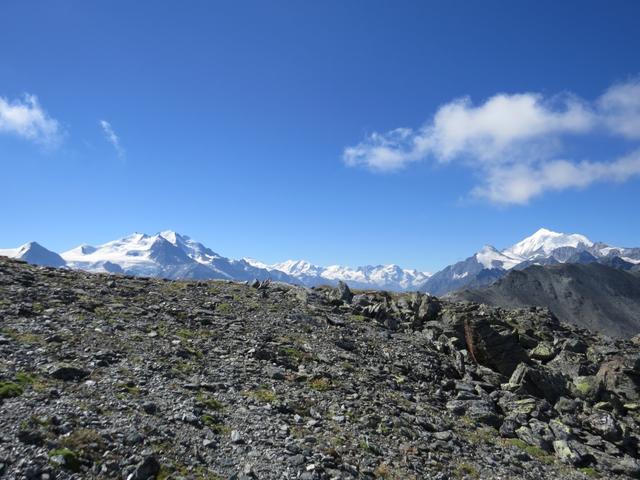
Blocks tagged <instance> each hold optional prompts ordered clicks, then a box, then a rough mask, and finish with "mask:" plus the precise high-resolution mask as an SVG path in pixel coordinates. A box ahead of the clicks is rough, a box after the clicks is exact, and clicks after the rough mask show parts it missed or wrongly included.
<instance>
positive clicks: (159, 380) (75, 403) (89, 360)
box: [0, 258, 640, 480]
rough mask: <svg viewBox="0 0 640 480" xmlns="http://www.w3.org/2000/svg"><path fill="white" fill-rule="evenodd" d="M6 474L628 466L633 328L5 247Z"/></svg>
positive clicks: (589, 471) (368, 474) (633, 436)
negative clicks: (97, 267)
mask: <svg viewBox="0 0 640 480" xmlns="http://www.w3.org/2000/svg"><path fill="white" fill-rule="evenodd" d="M0 328H1V330H0V402H2V403H1V404H0V425H2V428H1V429H0V477H2V478H11V479H13V478H27V479H41V480H44V479H53V478H57V479H80V478H122V479H127V480H141V479H149V478H159V479H168V478H173V479H184V478H188V479H217V478H232V479H251V478H260V479H294V478H300V479H356V478H357V479H367V478H371V479H374V478H383V479H412V478H415V479H418V478H420V479H422V478H433V479H454V478H470V479H471V478H495V479H514V478H522V479H539V478H569V479H584V478H593V477H597V476H602V477H603V478H640V463H639V462H638V440H639V437H638V431H639V430H638V422H640V389H639V387H638V381H639V379H640V347H639V346H638V344H637V342H635V341H633V340H611V339H607V338H604V337H601V336H599V335H597V334H594V333H590V332H588V331H586V330H580V329H577V328H575V327H573V326H569V325H565V324H561V323H560V322H558V320H557V319H556V318H555V317H554V316H553V315H552V314H550V313H549V312H548V311H547V310H544V309H541V308H529V309H520V310H504V309H501V308H492V307H487V306H482V305H478V304H465V303H455V302H449V301H446V300H439V299H437V298H435V297H432V296H429V295H425V294H419V293H413V294H391V293H386V292H352V291H350V290H349V288H348V287H346V285H344V284H340V285H339V286H338V288H313V289H309V288H304V287H300V286H292V285H287V284H280V283H271V282H268V281H255V282H252V283H246V284H243V283H235V282H225V281H206V282H204V281H166V280H160V279H151V278H141V277H129V276H121V275H105V274H89V273H84V272H78V271H70V270H61V269H52V268H47V267H38V266H33V265H28V264H25V263H23V262H18V261H15V260H9V259H5V258H0Z"/></svg>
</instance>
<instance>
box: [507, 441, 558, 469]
mask: <svg viewBox="0 0 640 480" xmlns="http://www.w3.org/2000/svg"><path fill="white" fill-rule="evenodd" d="M502 442H503V443H504V444H505V445H507V446H512V447H516V448H519V449H520V450H523V451H524V452H526V453H527V455H529V456H530V457H531V458H535V459H536V460H539V461H541V462H543V463H553V462H554V461H555V457H554V456H553V455H551V454H550V453H549V452H546V451H544V450H543V449H541V448H540V447H536V446H534V445H529V444H528V443H526V442H523V441H522V440H520V439H519V438H506V439H504V440H503V441H502Z"/></svg>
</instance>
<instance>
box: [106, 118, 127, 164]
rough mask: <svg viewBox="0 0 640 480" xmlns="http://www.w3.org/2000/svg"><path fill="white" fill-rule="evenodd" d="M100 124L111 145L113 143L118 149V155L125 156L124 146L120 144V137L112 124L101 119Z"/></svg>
mask: <svg viewBox="0 0 640 480" xmlns="http://www.w3.org/2000/svg"><path fill="white" fill-rule="evenodd" d="M100 126H101V127H102V131H103V132H104V136H105V138H106V139H107V141H108V142H109V143H110V144H111V145H113V148H115V149H116V153H117V154H118V157H120V158H124V155H125V151H124V148H122V145H121V144H120V137H118V135H116V132H114V130H113V127H112V126H111V124H110V123H109V122H107V121H106V120H100Z"/></svg>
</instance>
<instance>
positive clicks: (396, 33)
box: [0, 0, 640, 271]
mask: <svg viewBox="0 0 640 480" xmlns="http://www.w3.org/2000/svg"><path fill="white" fill-rule="evenodd" d="M0 18H2V19H3V21H2V28H1V29H0V167H1V170H0V171H1V172H2V176H3V181H2V188H0V202H2V205H3V206H4V208H3V214H2V221H1V222H0V247H13V246H17V245H19V244H21V243H24V242H26V241H29V240H37V241H39V242H40V243H42V244H43V245H45V246H46V247H48V248H50V249H53V250H56V251H62V250H66V249H68V248H71V247H73V246H75V245H77V244H79V243H85V242H86V243H93V244H99V243H102V242H105V241H108V240H111V239H114V238H117V237H121V236H123V235H125V234H128V233H131V232H133V231H141V232H146V233H155V232H157V231H160V230H164V229H173V230H176V231H179V232H181V233H185V234H187V235H190V236H191V237H193V238H195V239H198V240H200V241H202V242H203V243H205V244H206V245H208V246H210V247H211V248H213V249H214V250H216V251H218V252H219V253H221V254H223V255H226V256H230V257H235V258H237V257H242V256H251V257H255V258H259V259H261V260H263V261H266V262H275V261H281V260H285V259H287V258H304V259H308V260H310V261H313V262H315V263H318V264H331V263H341V264H346V265H361V264H378V263H397V264H400V265H403V266H406V267H415V268H420V269H425V270H431V271H434V270H437V269H438V268H441V267H442V266H444V265H447V264H449V263H452V262H453V261H456V260H459V259H461V258H464V257H466V256H468V255H470V254H472V253H473V252H474V251H476V250H477V249H478V248H480V247H481V246H482V245H483V244H485V243H491V244H494V245H495V246H497V247H504V246H508V245H510V244H511V243H514V242H515V241H517V240H519V239H521V238H523V237H524V236H527V235H529V234H531V233H533V232H534V231H535V230H537V229H538V228H539V227H542V226H544V227H547V228H551V229H555V230H558V231H564V232H569V233H570V232H579V233H583V234H585V235H587V236H589V237H590V238H592V239H593V240H602V241H606V242H607V243H611V244H614V245H619V246H638V245H640V223H639V222H638V206H639V205H640V175H638V174H639V173H640V160H639V158H638V157H639V155H640V154H638V153H637V152H638V148H640V83H639V78H640V77H639V76H638V75H640V55H638V52H639V51H640V33H638V27H637V20H638V18H640V3H638V2H635V1H628V2H623V1H612V2H604V1H600V2H589V1H586V2H585V1H580V2H578V1H575V2H571V1H566V2H557V1H539V0H537V1H521V2H491V1H488V2H468V1H447V2H444V1H440V2H417V1H416V2H407V1H397V2H388V1H369V0H367V1H364V0H363V1H346V2H345V1H326V2H293V1H290V2H284V1H272V2H262V1H256V2H248V1H234V2H209V1H192V2H180V3H179V4H178V3H177V2H143V1H136V2H129V1H126V2H125V1H109V2H106V1H104V2H97V1H96V2H85V1H73V2H71V1H59V2H45V1H42V2H31V1H8V2H2V3H1V4H0Z"/></svg>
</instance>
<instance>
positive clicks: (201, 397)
mask: <svg viewBox="0 0 640 480" xmlns="http://www.w3.org/2000/svg"><path fill="white" fill-rule="evenodd" d="M196 400H198V402H200V403H201V404H202V405H203V406H204V407H205V408H206V409H207V410H213V411H214V412H219V411H220V410H222V409H224V403H222V402H221V401H220V400H217V399H215V398H213V397H210V396H208V395H205V394H203V393H199V394H198V395H197V396H196Z"/></svg>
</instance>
